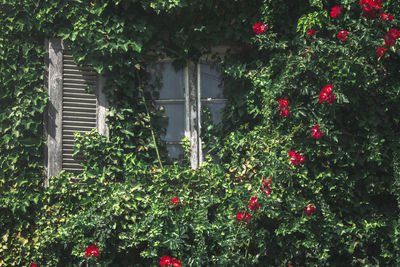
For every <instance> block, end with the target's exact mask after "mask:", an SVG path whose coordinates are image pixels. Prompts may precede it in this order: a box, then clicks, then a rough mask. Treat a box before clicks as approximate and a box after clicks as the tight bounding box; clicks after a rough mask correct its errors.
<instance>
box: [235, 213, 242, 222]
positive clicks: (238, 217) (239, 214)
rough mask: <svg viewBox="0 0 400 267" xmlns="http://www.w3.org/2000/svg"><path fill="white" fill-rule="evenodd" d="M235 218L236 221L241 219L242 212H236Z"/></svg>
mask: <svg viewBox="0 0 400 267" xmlns="http://www.w3.org/2000/svg"><path fill="white" fill-rule="evenodd" d="M236 220H237V221H238V222H240V221H241V220H243V212H240V211H239V212H238V214H237V216H236Z"/></svg>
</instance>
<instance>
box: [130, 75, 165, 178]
mask: <svg viewBox="0 0 400 267" xmlns="http://www.w3.org/2000/svg"><path fill="white" fill-rule="evenodd" d="M137 77H138V81H139V92H140V93H141V94H142V100H143V104H144V107H145V109H146V114H147V116H148V117H149V124H150V131H151V137H152V138H153V143H154V147H155V148H156V154H157V159H158V162H159V163H160V168H161V170H163V169H164V168H163V165H162V163H161V158H160V153H158V146H157V142H156V137H155V134H154V130H153V127H152V126H151V117H150V113H149V109H148V108H147V105H146V98H145V97H144V91H143V90H142V89H141V88H140V86H141V85H142V83H141V80H140V73H139V71H138V76H137Z"/></svg>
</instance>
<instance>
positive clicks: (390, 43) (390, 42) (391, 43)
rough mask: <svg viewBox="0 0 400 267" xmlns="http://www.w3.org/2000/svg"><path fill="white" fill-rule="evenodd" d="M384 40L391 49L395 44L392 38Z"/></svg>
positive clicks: (387, 37) (388, 37)
mask: <svg viewBox="0 0 400 267" xmlns="http://www.w3.org/2000/svg"><path fill="white" fill-rule="evenodd" d="M383 40H384V41H385V46H386V47H390V46H392V45H393V44H394V39H393V38H392V37H390V36H386V37H385V38H384V39H383Z"/></svg>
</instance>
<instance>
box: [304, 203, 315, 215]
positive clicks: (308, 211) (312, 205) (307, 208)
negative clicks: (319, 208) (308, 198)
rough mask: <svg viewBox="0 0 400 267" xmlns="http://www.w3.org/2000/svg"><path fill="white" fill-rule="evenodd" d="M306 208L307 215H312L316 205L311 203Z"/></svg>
mask: <svg viewBox="0 0 400 267" xmlns="http://www.w3.org/2000/svg"><path fill="white" fill-rule="evenodd" d="M304 209H305V210H306V215H307V216H310V215H311V214H313V212H314V211H315V206H314V204H310V205H307V206H306V207H305V208H304Z"/></svg>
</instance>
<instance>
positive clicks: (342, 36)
mask: <svg viewBox="0 0 400 267" xmlns="http://www.w3.org/2000/svg"><path fill="white" fill-rule="evenodd" d="M348 35H349V32H348V31H341V32H339V33H338V34H337V38H339V39H340V40H343V41H346V39H347V36H348Z"/></svg>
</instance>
